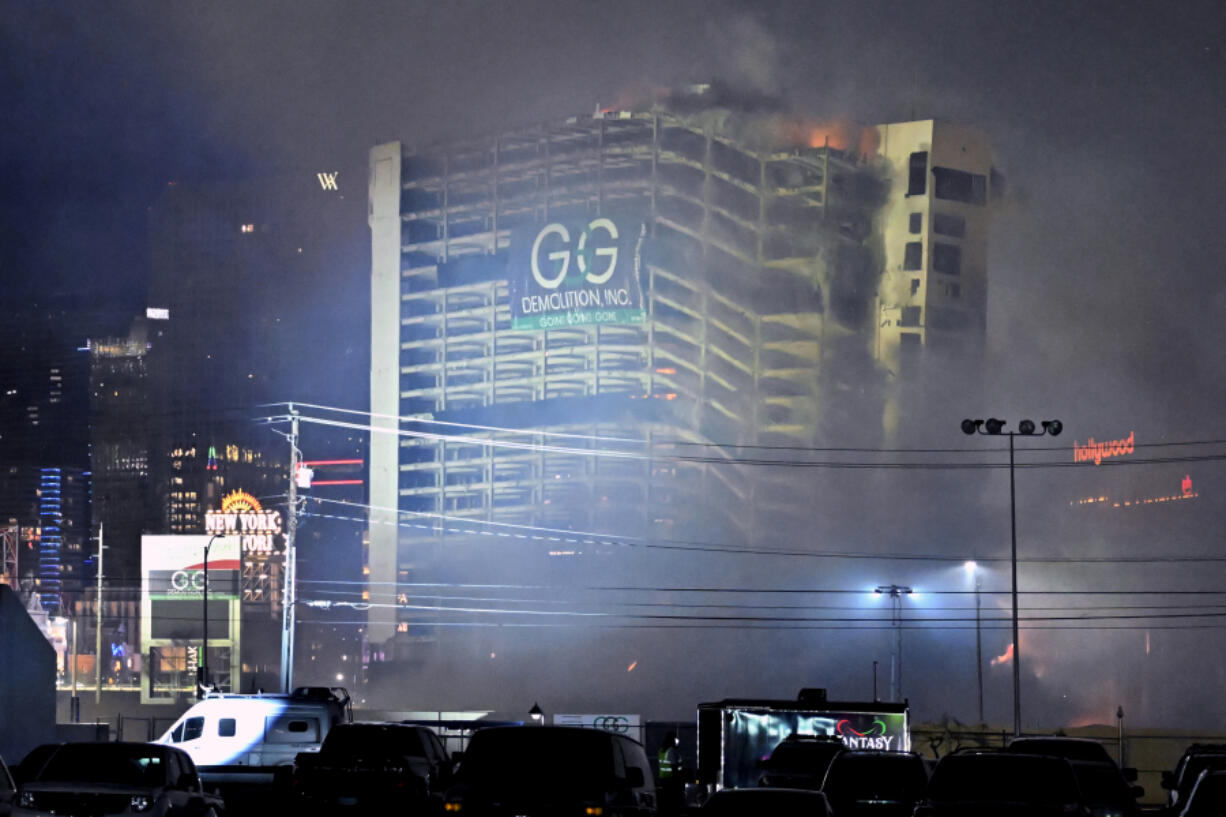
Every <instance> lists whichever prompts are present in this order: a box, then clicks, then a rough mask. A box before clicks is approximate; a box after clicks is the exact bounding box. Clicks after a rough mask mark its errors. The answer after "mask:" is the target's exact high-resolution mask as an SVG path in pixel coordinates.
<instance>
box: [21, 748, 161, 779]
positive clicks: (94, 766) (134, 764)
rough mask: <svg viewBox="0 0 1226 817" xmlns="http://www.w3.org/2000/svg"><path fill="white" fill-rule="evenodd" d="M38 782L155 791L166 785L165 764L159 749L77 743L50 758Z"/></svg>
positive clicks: (61, 749)
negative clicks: (108, 784)
mask: <svg viewBox="0 0 1226 817" xmlns="http://www.w3.org/2000/svg"><path fill="white" fill-rule="evenodd" d="M38 782H40V783H45V782H68V783H111V784H114V785H117V786H141V787H156V786H162V785H165V783H166V761H165V758H164V756H163V752H162V749H161V748H160V747H157V746H145V745H124V744H115V743H74V744H68V745H67V746H62V747H60V750H59V751H58V752H56V753H55V754H54V755H52V756H51V759H50V760H49V761H47V765H46V766H44V767H43V770H42V772H41V773H40V774H39V775H38Z"/></svg>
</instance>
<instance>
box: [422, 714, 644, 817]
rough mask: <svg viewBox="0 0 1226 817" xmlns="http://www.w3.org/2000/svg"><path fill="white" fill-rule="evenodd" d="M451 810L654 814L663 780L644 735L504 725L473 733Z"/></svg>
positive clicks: (614, 816) (615, 816)
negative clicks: (658, 779)
mask: <svg viewBox="0 0 1226 817" xmlns="http://www.w3.org/2000/svg"><path fill="white" fill-rule="evenodd" d="M444 809H445V811H447V812H450V813H458V814H460V815H491V817H493V816H494V815H498V817H501V816H502V815H524V816H525V817H536V816H537V815H560V814H576V815H583V814H593V815H603V816H604V817H650V816H651V815H654V814H655V813H656V791H655V784H654V783H653V781H652V778H651V766H649V765H648V763H647V753H646V752H645V751H643V746H642V744H640V743H639V742H638V741H636V740H632V739H630V738H628V737H626V736H625V735H619V734H614V733H612V732H605V731H602V730H600V729H584V728H581V727H570V726H500V727H492V728H489V729H482V730H480V731H478V732H477V733H476V734H474V735H473V736H472V739H471V740H470V741H469V743H468V748H467V749H466V750H465V752H464V753H463V755H462V756H461V758H460V765H459V767H458V768H457V769H456V773H455V785H454V786H452V787H451V788H450V789H449V790H448V791H447V796H446V802H445V804H444Z"/></svg>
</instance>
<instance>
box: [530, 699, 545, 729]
mask: <svg viewBox="0 0 1226 817" xmlns="http://www.w3.org/2000/svg"><path fill="white" fill-rule="evenodd" d="M528 717H529V718H531V719H532V722H533V723H535V724H537V725H538V726H539V725H540V724H542V723H544V722H545V713H544V712H542V711H541V705H540V704H539V703H536V702H533V704H532V708H531V709H529V710H528Z"/></svg>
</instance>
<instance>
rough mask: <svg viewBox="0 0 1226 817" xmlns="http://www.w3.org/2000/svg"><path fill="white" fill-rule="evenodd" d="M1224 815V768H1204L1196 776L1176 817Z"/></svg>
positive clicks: (1225, 806)
mask: <svg viewBox="0 0 1226 817" xmlns="http://www.w3.org/2000/svg"><path fill="white" fill-rule="evenodd" d="M1223 815H1226V769H1205V770H1204V771H1202V772H1201V773H1200V775H1198V776H1197V778H1196V783H1194V784H1193V785H1192V790H1191V791H1190V792H1188V799H1187V802H1186V803H1184V805H1183V808H1181V809H1180V810H1179V814H1178V817H1223Z"/></svg>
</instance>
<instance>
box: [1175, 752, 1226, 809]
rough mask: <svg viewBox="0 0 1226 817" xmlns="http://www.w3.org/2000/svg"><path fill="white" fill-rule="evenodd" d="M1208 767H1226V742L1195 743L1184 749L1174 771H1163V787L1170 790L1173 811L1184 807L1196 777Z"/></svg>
mask: <svg viewBox="0 0 1226 817" xmlns="http://www.w3.org/2000/svg"><path fill="white" fill-rule="evenodd" d="M1206 769H1226V744H1221V743H1193V744H1192V745H1191V746H1189V747H1188V748H1187V749H1186V750H1184V753H1183V756H1182V757H1180V758H1179V762H1178V763H1176V764H1175V770H1174V771H1173V772H1163V773H1162V788H1164V789H1169V790H1170V794H1169V795H1168V798H1167V806H1168V808H1170V809H1171V811H1172V812H1177V811H1179V810H1180V809H1182V808H1183V806H1184V803H1185V802H1187V799H1188V795H1189V794H1191V792H1192V787H1193V786H1194V785H1196V779H1197V778H1198V777H1200V773H1201V772H1203V771H1205V770H1206Z"/></svg>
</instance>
